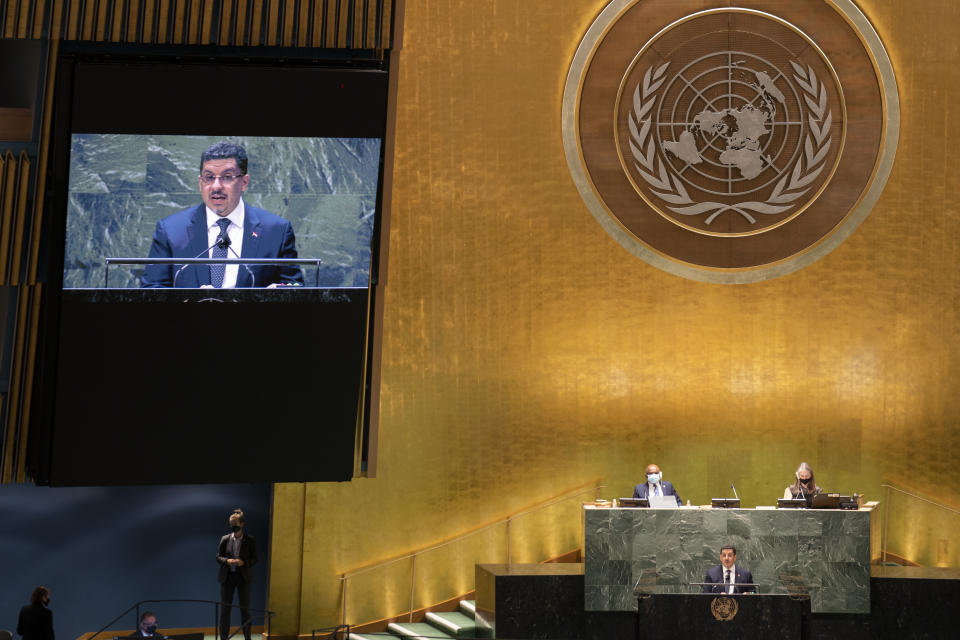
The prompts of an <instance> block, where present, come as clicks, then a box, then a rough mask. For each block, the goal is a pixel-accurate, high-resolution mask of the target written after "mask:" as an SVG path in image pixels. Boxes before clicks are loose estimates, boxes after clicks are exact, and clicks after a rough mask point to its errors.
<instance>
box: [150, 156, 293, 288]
mask: <svg viewBox="0 0 960 640" xmlns="http://www.w3.org/2000/svg"><path fill="white" fill-rule="evenodd" d="M197 181H198V183H199V185H200V199H201V200H203V204H199V205H197V206H195V207H191V208H190V209H184V210H183V211H180V212H178V213H175V214H173V215H171V216H167V217H166V218H164V219H163V220H160V221H159V222H157V228H156V230H155V231H154V233H153V244H151V245H150V256H149V257H151V258H211V259H218V258H220V259H233V258H296V257H297V246H296V240H295V238H294V235H293V227H292V226H291V224H290V222H289V221H287V220H284V219H283V218H281V217H280V216H277V215H274V214H272V213H268V212H266V211H264V210H263V209H258V208H256V207H253V206H250V205H247V204H245V203H244V202H243V199H242V198H241V196H242V195H243V192H244V191H246V190H247V186H248V185H249V184H250V176H249V175H248V174H247V152H246V150H245V149H244V148H243V147H241V146H240V145H238V144H231V143H229V142H218V143H216V144H214V145H212V146H210V147H208V148H207V150H206V151H204V152H203V154H201V156H200V176H199V177H198V179H197ZM271 284H280V285H285V284H286V285H290V284H301V285H302V284H303V274H302V273H301V272H300V267H298V266H296V265H283V266H280V265H270V264H250V265H236V264H231V265H214V264H211V265H205V264H194V265H173V264H151V265H147V268H146V269H144V272H143V277H142V278H141V286H142V287H149V288H156V287H192V288H197V287H215V288H224V289H227V288H234V287H266V286H269V285H271Z"/></svg>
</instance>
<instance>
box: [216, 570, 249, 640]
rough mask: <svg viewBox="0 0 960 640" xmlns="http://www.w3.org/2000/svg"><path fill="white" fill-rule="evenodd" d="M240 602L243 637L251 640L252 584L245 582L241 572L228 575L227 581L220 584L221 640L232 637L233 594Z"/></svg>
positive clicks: (231, 572) (232, 572)
mask: <svg viewBox="0 0 960 640" xmlns="http://www.w3.org/2000/svg"><path fill="white" fill-rule="evenodd" d="M234 591H236V592H237V594H238V599H239V600H240V618H241V622H242V624H243V637H244V638H245V639H246V640H250V625H251V624H252V621H251V620H250V583H249V582H247V581H245V580H244V579H243V577H242V576H241V575H240V572H239V571H230V572H228V573H227V579H226V580H224V581H223V582H221V583H220V609H221V610H220V640H227V638H228V637H229V636H230V612H231V610H232V608H233V607H232V605H233V592H234Z"/></svg>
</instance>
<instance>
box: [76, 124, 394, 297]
mask: <svg viewBox="0 0 960 640" xmlns="http://www.w3.org/2000/svg"><path fill="white" fill-rule="evenodd" d="M218 142H228V143H231V144H236V145H240V146H241V148H243V149H244V150H245V151H246V154H247V157H248V163H249V164H248V167H247V175H248V176H249V183H248V185H247V186H246V187H245V189H246V190H245V191H243V193H242V199H243V202H244V205H245V207H252V208H254V210H262V211H267V212H269V213H272V214H274V215H276V216H279V217H280V218H282V219H283V220H286V221H288V222H289V223H290V224H291V226H292V231H293V235H294V239H295V245H294V250H295V252H296V256H297V257H299V258H302V259H319V260H320V262H319V266H314V265H300V266H299V267H294V268H299V269H302V278H303V284H304V285H305V286H318V287H366V286H367V285H368V283H369V281H370V249H371V237H372V234H373V222H374V218H375V213H376V206H377V190H378V179H379V169H380V144H381V141H380V139H379V138H291V137H244V136H182V135H181V136H174V135H135V134H103V133H75V134H73V135H72V139H71V145H70V170H69V187H68V193H69V196H68V202H67V220H66V233H65V239H66V246H65V250H64V262H63V286H64V288H67V289H78V288H138V287H142V286H144V284H145V282H149V278H148V279H147V280H145V279H144V270H145V266H144V265H141V264H132V265H130V264H127V265H124V264H116V261H118V260H120V261H122V259H124V258H148V257H150V255H151V245H152V241H153V239H154V237H155V235H156V231H157V223H158V222H159V221H162V220H167V219H170V217H171V216H174V215H176V214H179V213H181V212H188V213H187V214H186V215H185V216H181V217H182V218H183V219H189V218H190V217H191V216H194V214H196V216H195V217H197V219H198V226H199V224H200V222H199V221H200V219H201V218H202V217H203V214H204V209H205V207H204V204H203V202H202V199H201V183H200V180H199V176H200V175H201V162H200V159H201V154H202V153H203V152H204V150H206V149H207V148H209V147H210V146H211V145H214V144H216V143H218ZM228 213H229V212H228ZM248 218H249V216H248ZM247 226H250V224H249V220H248V224H247ZM245 235H246V239H248V240H247V241H246V243H245V244H244V245H243V251H241V254H243V256H241V254H238V253H236V252H235V251H234V252H232V253H231V252H228V253H227V256H226V257H227V258H228V259H233V258H241V257H247V256H246V254H247V253H248V250H249V249H250V248H251V245H253V244H254V243H265V242H267V241H268V240H269V238H268V237H266V236H265V234H264V233H263V232H262V231H260V232H258V231H257V230H256V227H251V230H250V231H249V232H248V233H247V234H245ZM193 242H194V243H196V244H197V246H198V247H199V248H200V250H199V251H196V250H194V251H190V252H189V254H185V255H183V256H179V257H192V258H196V257H203V258H208V257H209V258H212V257H213V256H211V255H209V254H208V253H207V251H206V249H207V248H208V247H209V244H208V242H207V236H206V235H205V234H204V233H202V232H201V233H197V234H196V238H193ZM188 246H189V245H188ZM261 248H262V249H266V250H265V251H262V252H261V253H264V254H269V253H270V249H268V248H266V247H261ZM184 250H187V247H184ZM160 257H171V258H173V257H178V256H172V255H164V256H160ZM271 257H282V256H280V255H272V256H271ZM108 260H110V261H111V262H113V264H110V265H109V269H108V268H107V266H108V265H107V261H108ZM181 267H182V265H181V266H178V267H177V269H176V270H174V273H176V272H177V270H180V269H181ZM157 268H159V267H157ZM209 268H210V267H209V265H206V264H201V265H188V266H186V267H184V268H183V270H182V271H180V273H179V274H178V279H177V282H176V284H177V285H178V286H181V287H184V286H190V285H194V286H196V285H197V282H198V278H197V277H195V276H194V274H193V272H192V270H201V269H209ZM245 268H246V267H244V269H245ZM238 270H240V268H239V267H238ZM242 273H244V272H241V274H242ZM170 280H171V282H170V283H169V284H174V283H173V282H172V278H171V279H170ZM237 284H238V285H239V286H242V285H243V284H246V286H251V282H250V281H249V279H247V281H246V282H244V280H243V279H242V278H241V279H240V280H239V282H238V283H237ZM252 284H253V285H255V286H264V287H265V286H268V285H269V284H271V283H270V282H261V283H257V282H256V280H255V279H254V280H253V283H252Z"/></svg>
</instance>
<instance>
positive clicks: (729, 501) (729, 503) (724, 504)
mask: <svg viewBox="0 0 960 640" xmlns="http://www.w3.org/2000/svg"><path fill="white" fill-rule="evenodd" d="M710 506H711V507H713V508H714V509H739V508H740V498H711V499H710Z"/></svg>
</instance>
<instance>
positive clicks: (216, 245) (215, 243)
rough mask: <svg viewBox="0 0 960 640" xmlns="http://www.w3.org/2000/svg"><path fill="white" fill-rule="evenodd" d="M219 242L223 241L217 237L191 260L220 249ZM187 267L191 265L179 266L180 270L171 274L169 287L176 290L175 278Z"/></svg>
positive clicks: (228, 239)
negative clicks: (171, 282)
mask: <svg viewBox="0 0 960 640" xmlns="http://www.w3.org/2000/svg"><path fill="white" fill-rule="evenodd" d="M229 241H230V238H227V242H229ZM221 242H223V239H222V238H221V237H220V236H217V239H216V240H214V241H213V244H212V245H210V246H209V247H207V248H206V249H204V250H203V251H201V252H200V253H198V254H197V255H195V256H193V259H194V260H196V259H197V258H199V257H200V256H203V255H210V249H213V248H214V247H220V243H221ZM220 248H221V249H222V248H223V247H220ZM189 266H191V265H189V264H184V265H180V268H179V269H177V272H176V273H175V274H173V284H172V285H170V286H172V287H174V288H176V286H177V277H179V275H180V272H181V271H183V270H184V269H186V268H187V267H189Z"/></svg>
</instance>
